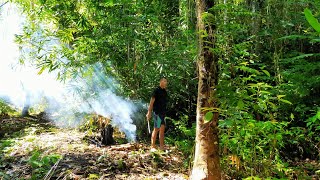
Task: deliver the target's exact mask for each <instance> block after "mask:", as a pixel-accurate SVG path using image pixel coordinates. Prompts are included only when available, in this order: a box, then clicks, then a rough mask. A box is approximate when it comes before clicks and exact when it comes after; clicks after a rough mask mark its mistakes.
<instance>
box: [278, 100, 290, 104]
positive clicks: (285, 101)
mask: <svg viewBox="0 0 320 180" xmlns="http://www.w3.org/2000/svg"><path fill="white" fill-rule="evenodd" d="M279 101H281V102H284V103H287V104H292V102H290V101H288V100H285V99H279Z"/></svg>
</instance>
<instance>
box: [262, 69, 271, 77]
mask: <svg viewBox="0 0 320 180" xmlns="http://www.w3.org/2000/svg"><path fill="white" fill-rule="evenodd" d="M262 72H264V73H265V74H266V75H267V76H268V77H270V73H269V72H268V71H267V70H262Z"/></svg>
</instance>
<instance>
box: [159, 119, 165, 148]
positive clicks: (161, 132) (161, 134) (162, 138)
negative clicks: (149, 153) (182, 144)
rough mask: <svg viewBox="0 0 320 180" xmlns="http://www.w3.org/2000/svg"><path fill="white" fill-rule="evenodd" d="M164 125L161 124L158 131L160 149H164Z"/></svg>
mask: <svg viewBox="0 0 320 180" xmlns="http://www.w3.org/2000/svg"><path fill="white" fill-rule="evenodd" d="M165 128H166V126H165V125H164V124H161V127H160V133H159V139H160V149H161V150H164V130H165Z"/></svg>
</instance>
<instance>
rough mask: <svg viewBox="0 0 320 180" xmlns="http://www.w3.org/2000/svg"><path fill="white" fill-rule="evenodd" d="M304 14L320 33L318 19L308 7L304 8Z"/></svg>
mask: <svg viewBox="0 0 320 180" xmlns="http://www.w3.org/2000/svg"><path fill="white" fill-rule="evenodd" d="M304 15H305V16H306V19H307V21H308V22H309V24H310V25H311V26H312V27H313V28H314V29H315V30H316V31H317V32H318V33H320V23H319V21H318V20H317V19H316V18H315V17H314V16H313V15H312V12H311V11H310V9H308V8H306V9H305V10H304Z"/></svg>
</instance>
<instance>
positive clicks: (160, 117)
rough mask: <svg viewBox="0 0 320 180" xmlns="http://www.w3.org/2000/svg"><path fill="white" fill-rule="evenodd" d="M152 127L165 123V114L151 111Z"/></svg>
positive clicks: (158, 126)
mask: <svg viewBox="0 0 320 180" xmlns="http://www.w3.org/2000/svg"><path fill="white" fill-rule="evenodd" d="M153 122H154V128H160V127H161V125H166V120H165V115H158V114H156V113H153Z"/></svg>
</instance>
